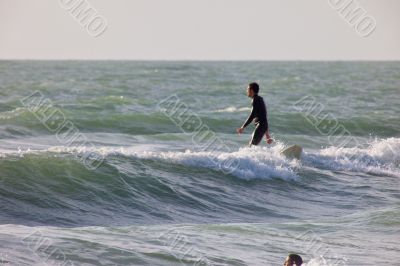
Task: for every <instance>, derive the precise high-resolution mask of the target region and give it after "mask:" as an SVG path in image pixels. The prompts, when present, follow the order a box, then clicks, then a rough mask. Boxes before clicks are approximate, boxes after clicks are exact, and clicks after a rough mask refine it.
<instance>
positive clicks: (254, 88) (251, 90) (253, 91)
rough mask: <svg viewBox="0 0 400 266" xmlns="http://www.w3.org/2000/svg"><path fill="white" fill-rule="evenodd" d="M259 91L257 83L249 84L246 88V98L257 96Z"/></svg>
mask: <svg viewBox="0 0 400 266" xmlns="http://www.w3.org/2000/svg"><path fill="white" fill-rule="evenodd" d="M259 91H260V86H258V84H257V83H255V82H253V83H250V84H249V87H248V88H247V96H249V97H250V98H253V97H254V95H257V94H258V92H259Z"/></svg>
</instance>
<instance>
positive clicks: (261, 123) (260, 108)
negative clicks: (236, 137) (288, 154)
mask: <svg viewBox="0 0 400 266" xmlns="http://www.w3.org/2000/svg"><path fill="white" fill-rule="evenodd" d="M259 91H260V87H259V85H258V84H257V83H255V82H253V83H250V84H249V87H248V88H247V96H248V97H250V98H253V103H252V105H253V109H252V110H251V114H250V115H249V117H248V118H247V120H246V122H245V123H244V124H243V126H242V127H240V128H238V129H237V130H236V131H237V133H238V134H242V133H243V131H244V129H245V128H246V127H247V126H248V125H249V124H250V123H251V122H252V121H254V122H255V125H256V129H255V130H254V132H253V136H252V138H251V140H250V143H249V145H250V146H251V145H258V144H259V143H260V142H261V139H262V137H263V136H264V135H265V136H266V139H267V143H268V144H271V143H272V138H271V136H270V135H269V130H268V120H267V107H266V106H265V103H264V99H263V98H262V97H261V96H259V95H258V92H259Z"/></svg>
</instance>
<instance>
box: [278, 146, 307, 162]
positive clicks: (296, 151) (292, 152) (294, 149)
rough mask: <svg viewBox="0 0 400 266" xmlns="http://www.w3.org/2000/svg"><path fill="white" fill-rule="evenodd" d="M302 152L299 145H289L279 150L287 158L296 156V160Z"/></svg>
mask: <svg viewBox="0 0 400 266" xmlns="http://www.w3.org/2000/svg"><path fill="white" fill-rule="evenodd" d="M302 152H303V148H302V147H301V146H299V145H293V146H290V147H289V148H286V149H284V150H283V151H281V153H282V154H283V155H285V156H286V157H289V158H296V159H297V160H300V157H301V153H302Z"/></svg>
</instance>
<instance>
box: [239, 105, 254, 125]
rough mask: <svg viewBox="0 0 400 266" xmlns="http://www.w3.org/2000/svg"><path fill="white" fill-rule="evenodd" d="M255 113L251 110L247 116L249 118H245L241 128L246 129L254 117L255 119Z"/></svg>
mask: <svg viewBox="0 0 400 266" xmlns="http://www.w3.org/2000/svg"><path fill="white" fill-rule="evenodd" d="M255 114H256V111H255V108H254V107H253V109H252V110H251V114H250V115H249V117H248V118H247V120H246V122H244V124H243V126H242V128H243V129H244V128H245V127H247V126H248V125H249V124H250V123H251V121H253V119H254V117H255Z"/></svg>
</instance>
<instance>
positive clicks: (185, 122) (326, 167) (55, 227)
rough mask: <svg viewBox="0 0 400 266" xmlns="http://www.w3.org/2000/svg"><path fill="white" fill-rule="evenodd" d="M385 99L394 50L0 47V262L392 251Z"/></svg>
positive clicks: (389, 102)
mask: <svg viewBox="0 0 400 266" xmlns="http://www.w3.org/2000/svg"><path fill="white" fill-rule="evenodd" d="M252 81H257V82H259V84H260V86H261V90H260V95H261V96H262V97H264V100H265V102H266V104H267V108H268V119H269V125H270V133H271V135H272V137H273V138H274V143H273V144H272V145H268V144H267V143H266V142H265V140H263V141H262V143H261V145H260V146H258V147H251V148H249V147H248V141H249V139H250V137H251V133H252V130H253V128H254V125H249V127H248V128H246V131H245V134H243V135H241V136H239V135H237V134H236V128H238V127H240V126H241V125H242V123H243V122H244V121H245V119H246V118H247V116H248V115H249V113H250V111H251V99H249V98H248V97H247V96H246V88H247V84H248V83H250V82H252ZM399 112H400V62H156V61H155V62H139V61H138V62H135V61H0V265H151V266H156V265H193V266H195V265H196V266H200V265H202V266H203V265H237V266H239V265H282V264H283V262H284V259H285V257H286V256H287V255H288V254H289V253H298V254H300V255H301V256H302V257H303V259H304V261H305V262H307V264H306V265H308V266H311V265H312V266H314V265H360V266H368V265H378V266H381V265H400V262H399V261H400V245H399V243H400V116H399ZM294 144H298V145H301V146H302V147H303V154H302V157H301V159H300V160H297V159H294V158H288V157H285V156H283V155H282V154H281V153H280V152H281V150H282V149H284V148H286V147H289V146H291V145H294Z"/></svg>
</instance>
